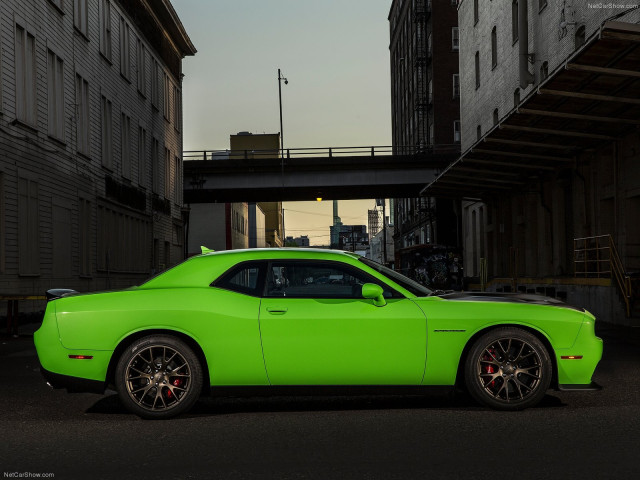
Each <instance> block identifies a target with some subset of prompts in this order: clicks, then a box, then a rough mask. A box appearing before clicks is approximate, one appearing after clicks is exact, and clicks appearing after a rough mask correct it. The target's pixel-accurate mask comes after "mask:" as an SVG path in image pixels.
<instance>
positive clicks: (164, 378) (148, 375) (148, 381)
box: [115, 335, 203, 419]
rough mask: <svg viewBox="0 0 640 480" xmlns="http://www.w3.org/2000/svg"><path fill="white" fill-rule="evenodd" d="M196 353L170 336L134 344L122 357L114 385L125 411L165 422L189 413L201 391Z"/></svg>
mask: <svg viewBox="0 0 640 480" xmlns="http://www.w3.org/2000/svg"><path fill="white" fill-rule="evenodd" d="M202 377H203V375H202V367H201V365H200V362H199V361H198V357H197V356H196V355H195V353H194V352H193V350H192V349H191V348H190V347H189V346H188V345H187V344H186V343H184V342H183V341H182V340H179V339H178V338H175V337H172V336H169V335H150V336H148V337H144V338H141V339H139V340H137V341H135V342H134V343H133V344H132V345H131V346H129V347H128V348H127V349H126V350H125V352H124V353H123V354H122V356H121V357H120V360H119V361H118V365H117V367H116V378H115V385H116V388H117V390H118V395H119V396H120V399H121V400H122V402H123V403H124V405H125V407H126V408H127V409H128V410H130V411H131V412H133V413H135V414H136V415H138V416H140V417H142V418H149V419H164V418H170V417H174V416H176V415H179V414H181V413H183V412H186V411H187V410H189V409H190V408H191V407H192V406H193V405H194V404H195V402H196V401H197V400H198V398H199V396H200V392H201V390H202Z"/></svg>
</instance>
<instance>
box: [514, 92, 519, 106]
mask: <svg viewBox="0 0 640 480" xmlns="http://www.w3.org/2000/svg"><path fill="white" fill-rule="evenodd" d="M518 105H520V89H519V88H516V89H515V91H514V92H513V106H514V108H518Z"/></svg>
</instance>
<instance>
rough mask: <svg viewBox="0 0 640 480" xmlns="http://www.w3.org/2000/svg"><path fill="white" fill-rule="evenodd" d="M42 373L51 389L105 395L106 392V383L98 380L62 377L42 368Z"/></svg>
mask: <svg viewBox="0 0 640 480" xmlns="http://www.w3.org/2000/svg"><path fill="white" fill-rule="evenodd" d="M40 372H41V373H42V376H43V377H44V378H45V380H46V381H47V383H48V384H49V386H50V387H51V388H66V389H67V391H68V392H69V393H104V391H105V384H104V382H100V381H98V380H88V379H86V378H78V377H72V376H69V375H60V374H59V373H53V372H50V371H49V370H47V369H46V368H44V367H42V366H41V367H40Z"/></svg>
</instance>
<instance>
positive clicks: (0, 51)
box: [0, 42, 4, 112]
mask: <svg viewBox="0 0 640 480" xmlns="http://www.w3.org/2000/svg"><path fill="white" fill-rule="evenodd" d="M1 58H4V57H3V55H2V42H0V59H1ZM2 77H3V75H2V61H0V112H2Z"/></svg>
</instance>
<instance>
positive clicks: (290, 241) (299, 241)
mask: <svg viewBox="0 0 640 480" xmlns="http://www.w3.org/2000/svg"><path fill="white" fill-rule="evenodd" d="M285 245H286V246H292V245H295V246H297V247H308V246H309V237H308V236H307V235H302V236H300V237H295V238H294V237H287V238H286V239H285Z"/></svg>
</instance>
